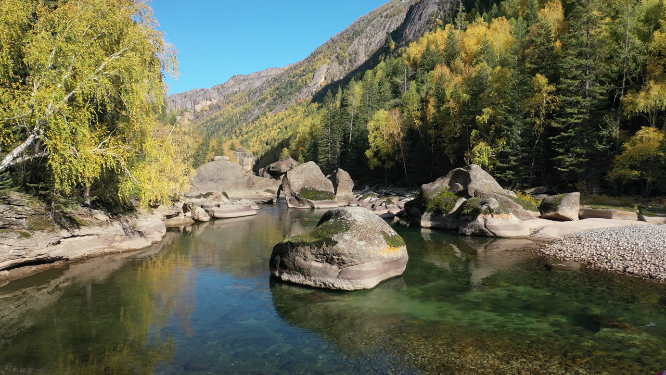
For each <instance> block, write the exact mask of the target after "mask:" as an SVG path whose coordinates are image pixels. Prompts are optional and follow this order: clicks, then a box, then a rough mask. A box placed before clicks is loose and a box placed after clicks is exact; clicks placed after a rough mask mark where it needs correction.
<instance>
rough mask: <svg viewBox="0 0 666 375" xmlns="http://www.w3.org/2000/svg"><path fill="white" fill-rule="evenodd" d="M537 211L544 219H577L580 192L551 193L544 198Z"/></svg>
mask: <svg viewBox="0 0 666 375" xmlns="http://www.w3.org/2000/svg"><path fill="white" fill-rule="evenodd" d="M539 211H541V217H542V218H544V219H550V220H561V221H578V214H579V211H580V193H571V194H559V195H551V196H549V197H547V198H544V200H543V201H542V202H541V205H540V206H539Z"/></svg>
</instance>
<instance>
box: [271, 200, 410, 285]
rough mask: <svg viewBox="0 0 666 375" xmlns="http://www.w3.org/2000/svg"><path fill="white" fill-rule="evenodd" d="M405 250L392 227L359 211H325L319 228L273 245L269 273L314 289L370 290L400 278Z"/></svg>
mask: <svg viewBox="0 0 666 375" xmlns="http://www.w3.org/2000/svg"><path fill="white" fill-rule="evenodd" d="M407 260H408V255H407V247H406V246H405V242H404V240H403V239H402V237H400V235H398V234H397V233H396V232H395V231H394V230H393V228H391V227H390V226H389V225H388V224H386V223H385V222H384V221H383V220H382V219H380V218H378V217H377V216H376V215H374V214H373V213H371V212H370V211H368V210H365V209H362V208H342V209H337V210H332V211H328V212H327V213H326V214H324V216H323V217H322V218H321V220H320V221H319V223H318V224H317V227H316V228H315V229H314V230H313V231H311V232H309V233H305V234H303V235H300V236H295V237H291V238H288V239H286V240H285V241H283V242H281V243H279V244H277V245H275V247H274V248H273V253H272V255H271V260H270V269H271V274H273V275H274V276H276V277H278V278H280V279H282V280H284V281H289V282H293V283H298V284H303V285H309V286H313V287H318V288H330V289H342V290H358V289H371V288H373V287H375V286H376V285H377V284H379V283H380V282H381V281H383V280H386V279H388V278H391V277H395V276H398V275H401V274H402V273H403V272H404V270H405V267H406V266H407Z"/></svg>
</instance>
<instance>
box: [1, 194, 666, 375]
mask: <svg viewBox="0 0 666 375" xmlns="http://www.w3.org/2000/svg"><path fill="white" fill-rule="evenodd" d="M324 212H325V211H302V210H288V209H287V208H286V206H285V205H284V204H282V203H281V204H278V205H275V206H264V207H262V209H261V210H260V211H259V214H258V215H257V216H256V217H249V218H241V219H231V220H218V221H215V222H211V223H208V224H204V225H197V226H193V227H191V228H186V229H183V230H180V229H174V230H171V231H170V232H169V233H167V237H166V238H165V240H164V241H163V242H162V243H160V244H158V245H155V246H153V247H151V248H148V249H145V250H143V251H140V252H134V253H127V254H119V255H113V256H107V257H102V258H96V259H92V260H90V261H86V262H80V263H73V264H70V265H68V266H66V267H63V268H59V269H54V270H49V271H46V272H42V273H39V274H37V275H34V276H31V277H28V278H24V279H21V280H17V281H13V282H10V283H8V284H6V285H4V286H1V287H0V374H18V373H20V374H211V373H212V374H425V373H427V374H632V375H633V374H656V373H657V372H660V371H663V370H666V285H662V284H657V283H652V282H648V281H643V280H640V279H636V278H633V277H629V276H624V275H617V274H610V273H605V272H600V271H595V270H589V269H586V268H585V267H583V268H579V267H576V266H575V265H574V266H573V267H572V265H566V266H561V265H559V264H558V263H557V262H554V261H551V260H548V259H545V258H543V257H540V256H537V255H534V253H533V252H532V251H531V250H530V249H531V248H533V247H534V246H535V244H534V243H532V242H531V241H527V240H494V239H484V238H467V237H459V236H455V235H450V234H447V233H443V232H436V231H430V230H420V229H418V228H407V227H402V226H395V229H396V230H397V231H398V232H399V233H400V234H401V235H402V236H403V237H404V238H405V241H406V243H407V249H408V252H409V256H410V260H409V263H408V265H407V270H406V271H405V273H404V275H403V276H402V277H399V278H395V279H392V280H388V281H385V282H384V283H382V284H380V285H379V286H378V287H377V288H375V289H373V290H369V291H357V292H336V291H326V290H318V289H312V288H304V287H299V286H296V285H291V284H286V283H282V282H280V281H278V280H275V279H272V278H271V277H270V273H269V270H268V260H269V258H270V254H271V250H272V247H273V245H274V244H276V243H277V242H280V241H281V240H282V239H284V238H285V236H288V235H296V234H300V233H303V232H305V231H307V230H310V229H312V228H314V226H315V225H316V223H317V221H318V218H319V217H320V216H321V215H323V213H324Z"/></svg>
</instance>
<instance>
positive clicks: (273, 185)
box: [186, 160, 280, 199]
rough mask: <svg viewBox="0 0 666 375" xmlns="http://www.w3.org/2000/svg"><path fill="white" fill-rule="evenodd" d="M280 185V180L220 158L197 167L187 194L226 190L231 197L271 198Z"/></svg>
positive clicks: (199, 194) (193, 194) (192, 195)
mask: <svg viewBox="0 0 666 375" xmlns="http://www.w3.org/2000/svg"><path fill="white" fill-rule="evenodd" d="M279 187H280V182H279V181H276V180H272V179H268V178H261V177H257V176H253V175H250V174H248V173H246V172H245V169H243V167H241V166H240V165H238V164H236V163H232V162H230V161H226V160H218V161H213V162H210V163H207V164H204V165H202V166H201V167H199V168H198V169H197V171H196V176H194V177H193V178H192V188H191V189H190V192H189V193H188V194H186V196H190V197H195V196H201V195H206V194H207V193H219V192H225V193H226V194H227V197H231V198H249V199H270V198H275V194H276V193H277V190H278V188H279Z"/></svg>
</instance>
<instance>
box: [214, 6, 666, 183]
mask: <svg viewBox="0 0 666 375" xmlns="http://www.w3.org/2000/svg"><path fill="white" fill-rule="evenodd" d="M664 27H666V9H665V8H664V4H663V0H583V1H572V0H548V1H540V0H506V1H501V2H492V1H490V2H484V1H479V2H477V3H476V4H475V5H474V6H468V7H467V8H465V9H464V11H463V12H460V13H458V14H457V15H456V16H455V17H452V18H450V19H449V22H446V23H440V25H439V27H437V28H436V30H434V31H432V32H431V33H429V34H428V35H426V36H425V37H423V38H421V39H419V40H418V41H416V42H414V43H412V44H410V45H409V46H408V47H406V48H402V49H400V48H396V49H394V50H393V51H391V52H392V53H391V54H387V55H386V57H385V58H384V59H383V61H382V62H381V63H379V64H378V65H377V66H376V67H374V68H372V69H368V70H366V71H361V72H357V73H356V74H352V75H351V76H349V77H347V80H346V82H347V83H345V84H344V85H342V86H341V87H340V88H339V89H335V90H329V91H328V94H327V95H326V97H325V98H324V99H323V100H322V101H321V102H309V101H303V102H301V103H297V104H294V105H292V106H290V107H288V108H286V110H284V111H282V112H279V113H272V112H267V113H265V114H264V115H263V116H260V117H259V118H258V119H257V120H255V121H254V122H252V123H251V124H249V125H245V126H237V127H235V126H229V127H228V128H227V130H226V131H224V132H222V133H220V140H221V141H229V140H232V139H233V140H237V141H240V143H241V144H243V145H244V146H246V147H248V148H249V149H250V151H252V152H254V153H256V154H259V155H260V156H261V155H264V154H266V153H267V152H269V151H270V150H269V147H270V146H275V145H278V147H277V148H278V149H279V150H273V153H272V154H271V157H272V158H276V157H277V154H278V153H279V152H282V151H283V150H282V149H281V148H282V147H285V148H288V151H289V153H290V154H291V156H293V157H294V158H296V159H300V160H303V161H307V160H315V161H317V162H319V163H320V164H321V165H322V166H323V167H324V169H326V170H329V171H330V170H332V169H333V168H335V167H338V166H340V167H342V168H345V169H347V170H349V171H351V172H352V175H353V176H357V177H356V178H359V177H361V176H366V177H367V176H374V178H382V179H384V178H386V179H387V180H390V181H392V182H396V183H407V184H412V185H413V184H416V183H420V182H423V181H429V180H432V179H433V178H435V177H438V176H439V175H441V174H442V173H444V172H445V171H447V170H449V169H450V168H451V167H453V166H458V165H462V164H465V163H470V162H473V163H476V164H479V165H481V166H483V167H484V168H486V169H487V170H490V171H492V172H493V173H494V175H496V176H497V177H498V178H499V179H500V180H501V181H502V182H503V183H504V184H506V185H509V186H514V187H519V188H527V187H531V186H540V185H557V186H560V187H562V188H565V189H566V188H569V189H577V190H582V191H587V192H592V193H594V192H598V191H600V190H606V191H614V192H616V193H619V192H620V189H624V191H625V192H629V193H643V194H649V193H651V192H655V191H660V192H664V191H666V190H664V189H665V188H666V186H663V185H662V184H661V181H663V177H664V149H665V147H664V133H663V127H664V126H665V125H666V117H664V115H665V113H664V109H665V108H666V88H665V86H664V84H665V80H666V72H665V65H664V64H665V62H666V61H665V60H664V56H665V55H666V36H665V35H666V34H664V32H665V29H664ZM386 48H387V49H388V50H391V49H393V48H395V43H394V42H393V41H392V40H391V39H388V40H387V45H386ZM293 84H294V85H296V86H294V87H293V88H292V89H293V90H297V89H298V87H301V86H302V85H303V82H300V83H297V82H294V83H293ZM252 110H256V109H255V108H252V107H251V106H248V107H247V108H246V109H245V111H248V112H249V111H252ZM233 113H234V112H224V111H223V112H222V113H221V115H220V116H221V117H219V118H218V120H216V121H218V123H225V124H229V123H233V122H234V121H235V119H236V118H238V117H233V116H236V115H234V114H233ZM225 115H226V116H230V118H227V119H222V118H223V116H225ZM203 124H204V125H206V124H207V123H206V122H204V123H203ZM282 153H283V155H285V154H286V152H282ZM371 170H372V171H373V173H374V175H372V174H370V173H369V172H371ZM655 188H656V189H657V190H654V189H655Z"/></svg>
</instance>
